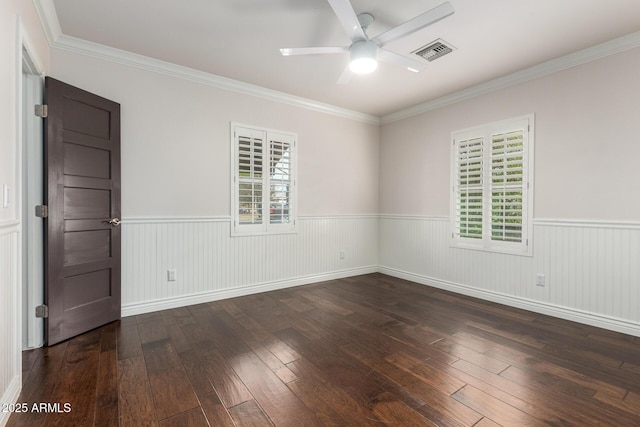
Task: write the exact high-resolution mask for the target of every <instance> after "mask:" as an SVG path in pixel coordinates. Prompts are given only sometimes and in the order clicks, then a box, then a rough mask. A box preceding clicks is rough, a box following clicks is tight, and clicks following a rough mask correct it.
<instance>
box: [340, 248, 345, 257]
mask: <svg viewBox="0 0 640 427" xmlns="http://www.w3.org/2000/svg"><path fill="white" fill-rule="evenodd" d="M340 259H344V250H342V249H341V250H340Z"/></svg>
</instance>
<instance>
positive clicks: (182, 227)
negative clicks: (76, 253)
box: [122, 216, 378, 316]
mask: <svg viewBox="0 0 640 427" xmlns="http://www.w3.org/2000/svg"><path fill="white" fill-rule="evenodd" d="M297 226H298V232H297V233H296V234H280V235H264V236H243V237H231V232H230V227H231V223H230V219H228V218H203V219H198V218H192V219H167V220H162V219H160V220H157V219H136V220H125V221H123V224H122V315H123V316H128V315H133V314H140V313H144V312H149V311H154V310H159V309H164V308H171V307H178V306H181V305H187V304H194V303H198V302H205V301H212V300H215V299H220V298H226V297H231V296H240V295H245V294H248V293H253V292H259V291H267V290H271V289H278V288H282V287H287V286H294V285H299V284H305V283H312V282H316V281H321V280H329V279H332V278H337V277H346V276H352V275H356V274H364V273H370V272H375V271H376V270H377V264H378V260H377V256H378V217H377V216H341V217H304V218H299V219H298V224H297ZM341 251H343V252H344V258H343V259H341V258H340V252H341ZM169 269H175V270H176V280H175V281H168V274H167V271H168V270H169Z"/></svg>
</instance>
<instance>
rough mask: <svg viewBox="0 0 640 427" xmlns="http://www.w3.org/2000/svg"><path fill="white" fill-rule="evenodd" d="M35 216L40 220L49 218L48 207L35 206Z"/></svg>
mask: <svg viewBox="0 0 640 427" xmlns="http://www.w3.org/2000/svg"><path fill="white" fill-rule="evenodd" d="M36 216H37V217H40V218H46V217H48V216H49V207H48V206H47V205H38V206H36Z"/></svg>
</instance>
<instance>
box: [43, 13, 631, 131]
mask: <svg viewBox="0 0 640 427" xmlns="http://www.w3.org/2000/svg"><path fill="white" fill-rule="evenodd" d="M33 3H34V5H35V8H36V11H37V13H38V16H39V17H40V21H41V23H42V27H43V29H44V31H45V34H46V36H47V39H48V41H49V44H50V45H51V47H53V48H56V49H60V50H65V51H68V52H73V53H77V54H81V55H87V56H91V57H94V58H97V59H101V60H105V61H110V62H114V63H119V64H123V65H128V66H131V67H135V68H139V69H143V70H146V71H151V72H155V73H160V74H164V75H168V76H172V77H175V78H180V79H184V80H188V81H192V82H195V83H199V84H204V85H207V86H211V87H215V88H218V89H223V90H229V91H233V92H237V93H241V94H245V95H250V96H255V97H258V98H262V99H266V100H269V101H274V102H279V103H283V104H287V105H291V106H294V107H299V108H304V109H307V110H311V111H316V112H321V113H325V114H330V115H334V116H338V117H343V118H346V119H350V120H355V121H359V122H364V123H367V124H372V125H381V124H382V125H384V124H387V123H392V122H395V121H399V120H404V119H407V118H409V117H413V116H416V115H419V114H422V113H426V112H428V111H431V110H435V109H438V108H442V107H445V106H447V105H451V104H455V103H457V102H461V101H465V100H468V99H471V98H475V97H477V96H480V95H485V94H488V93H491V92H494V91H496V90H500V89H504V88H507V87H510V86H514V85H517V84H520V83H524V82H527V81H530V80H533V79H537V78H540V77H544V76H547V75H550V74H553V73H556V72H558V71H562V70H566V69H569V68H572V67H575V66H578V65H581V64H585V63H588V62H591V61H595V60H598V59H602V58H605V57H607V56H610V55H615V54H617V53H621V52H624V51H626V50H629V49H633V48H636V47H640V32H636V33H631V34H629V35H626V36H623V37H620V38H617V39H614V40H611V41H608V42H605V43H601V44H599V45H596V46H592V47H589V48H587V49H583V50H580V51H578V52H575V53H571V54H569V55H565V56H562V57H560V58H556V59H552V60H550V61H547V62H544V63H542V64H538V65H535V66H533V67H529V68H526V69H524V70H521V71H518V72H515V73H512V74H509V75H507V76H504V77H500V78H497V79H494V80H490V81H488V82H485V83H481V84H478V85H475V86H472V87H470V88H467V89H463V90H461V91H458V92H454V93H451V94H448V95H445V96H443V97H440V98H436V99H434V100H431V101H427V102H424V103H421V104H418V105H415V106H413V107H409V108H406V109H404V110H400V111H396V112H394V113H391V114H387V115H385V116H382V117H378V116H374V115H371V114H366V113H361V112H358V111H354V110H349V109H346V108H342V107H337V106H335V105H331V104H326V103H323V102H319V101H315V100H312V99H308V98H303V97H299V96H295V95H291V94H288V93H284V92H279V91H276V90H272V89H267V88H264V87H261V86H257V85H253V84H250V83H245V82H241V81H238V80H233V79H230V78H226V77H222V76H218V75H215V74H211V73H206V72H204V71H198V70H194V69H192V68H188V67H184V66H181V65H176V64H173V63H169V62H165V61H161V60H158V59H154V58H149V57H146V56H143V55H138V54H135V53H131V52H127V51H124V50H120V49H115V48H111V47H108V46H105V45H100V44H97V43H93V42H89V41H86V40H81V39H78V38H75V37H70V36H67V35H64V34H62V30H61V27H60V23H59V21H58V16H57V14H56V10H55V6H54V4H53V0H33Z"/></svg>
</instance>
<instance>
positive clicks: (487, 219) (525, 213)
mask: <svg viewBox="0 0 640 427" xmlns="http://www.w3.org/2000/svg"><path fill="white" fill-rule="evenodd" d="M532 129H533V115H528V116H522V117H517V118H514V119H509V120H504V121H500V122H495V123H490V124H487V125H482V126H478V127H475V128H470V129H466V130H462V131H456V132H453V133H452V138H453V150H452V174H451V179H452V191H453V194H452V197H451V227H452V238H453V239H452V245H453V246H458V247H466V248H471V249H482V250H488V251H495V252H506V253H514V254H524V255H531V254H532V251H531V246H530V245H529V241H530V239H531V231H532V229H531V216H532V206H533V201H532V199H533V193H532V191H531V179H532V171H533V158H532V153H533V132H532Z"/></svg>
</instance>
